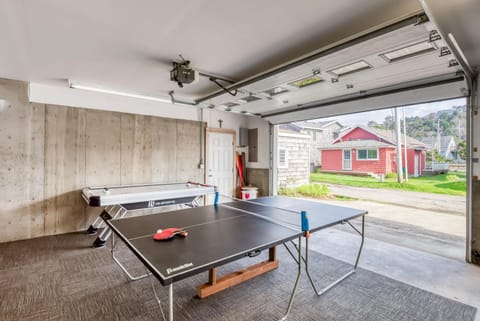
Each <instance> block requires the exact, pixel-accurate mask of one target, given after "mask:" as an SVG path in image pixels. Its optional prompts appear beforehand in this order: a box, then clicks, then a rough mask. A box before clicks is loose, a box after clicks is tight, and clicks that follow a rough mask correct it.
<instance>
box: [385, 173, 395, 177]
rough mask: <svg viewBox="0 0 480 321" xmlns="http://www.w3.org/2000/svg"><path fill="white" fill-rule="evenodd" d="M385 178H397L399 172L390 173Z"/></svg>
mask: <svg viewBox="0 0 480 321" xmlns="http://www.w3.org/2000/svg"><path fill="white" fill-rule="evenodd" d="M385 178H397V173H388V174H387V175H385Z"/></svg>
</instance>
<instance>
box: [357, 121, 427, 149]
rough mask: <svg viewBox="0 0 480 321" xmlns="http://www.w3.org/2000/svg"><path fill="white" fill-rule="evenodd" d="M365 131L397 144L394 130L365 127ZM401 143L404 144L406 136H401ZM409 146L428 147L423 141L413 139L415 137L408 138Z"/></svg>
mask: <svg viewBox="0 0 480 321" xmlns="http://www.w3.org/2000/svg"><path fill="white" fill-rule="evenodd" d="M362 128H363V129H365V130H368V131H370V132H372V133H373V134H375V135H377V136H379V137H381V138H383V139H385V140H387V141H389V142H391V143H392V144H395V143H396V137H395V136H396V135H395V132H394V131H393V130H386V129H379V128H374V127H363V126H362ZM400 139H401V141H402V143H403V142H404V141H405V135H403V134H401V138H400ZM407 145H410V146H412V147H426V146H425V144H424V143H422V142H421V141H419V140H417V139H415V138H413V137H410V136H407Z"/></svg>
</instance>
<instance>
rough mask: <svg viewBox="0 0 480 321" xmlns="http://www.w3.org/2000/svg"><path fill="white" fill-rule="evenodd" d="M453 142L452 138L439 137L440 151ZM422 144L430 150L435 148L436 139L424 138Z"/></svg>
mask: <svg viewBox="0 0 480 321" xmlns="http://www.w3.org/2000/svg"><path fill="white" fill-rule="evenodd" d="M452 140H453V136H440V149H441V150H445V149H447V148H448V146H449V145H450V142H451V141H452ZM422 142H423V143H424V144H425V145H427V146H428V147H430V148H433V147H437V144H438V138H437V137H436V136H435V137H424V138H422Z"/></svg>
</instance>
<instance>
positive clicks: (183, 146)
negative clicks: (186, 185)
mask: <svg viewBox="0 0 480 321" xmlns="http://www.w3.org/2000/svg"><path fill="white" fill-rule="evenodd" d="M200 130H201V128H200V123H199V122H193V121H180V120H177V160H176V163H177V180H179V181H189V180H190V181H196V182H199V181H201V180H202V176H203V174H202V173H203V172H202V170H201V169H199V168H198V164H199V163H200Z"/></svg>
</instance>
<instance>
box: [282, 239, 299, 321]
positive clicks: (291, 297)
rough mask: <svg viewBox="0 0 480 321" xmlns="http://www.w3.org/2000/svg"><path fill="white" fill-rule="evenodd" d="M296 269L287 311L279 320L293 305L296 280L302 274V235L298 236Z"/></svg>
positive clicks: (285, 316)
mask: <svg viewBox="0 0 480 321" xmlns="http://www.w3.org/2000/svg"><path fill="white" fill-rule="evenodd" d="M296 262H297V264H298V271H297V278H296V280H295V285H294V286H293V290H292V294H291V295H290V300H289V301H288V307H287V312H286V313H285V315H284V316H283V317H282V318H281V319H280V320H279V321H284V320H287V317H288V315H289V314H290V310H291V309H292V306H293V300H294V299H295V294H296V293H297V288H298V282H299V281H300V276H301V274H302V236H300V237H299V238H298V261H297V260H296Z"/></svg>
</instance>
